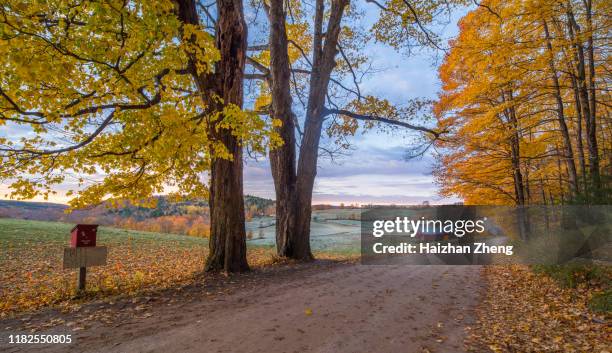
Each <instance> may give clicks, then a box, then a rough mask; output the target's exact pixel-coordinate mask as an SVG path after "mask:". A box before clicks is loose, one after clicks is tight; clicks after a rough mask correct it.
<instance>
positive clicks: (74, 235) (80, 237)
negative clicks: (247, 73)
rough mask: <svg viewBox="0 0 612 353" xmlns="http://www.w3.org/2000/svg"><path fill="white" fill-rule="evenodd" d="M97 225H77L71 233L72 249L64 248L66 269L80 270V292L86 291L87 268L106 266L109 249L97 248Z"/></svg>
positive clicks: (78, 286)
mask: <svg viewBox="0 0 612 353" xmlns="http://www.w3.org/2000/svg"><path fill="white" fill-rule="evenodd" d="M97 232H98V225H97V224H77V225H76V226H75V227H74V228H72V231H70V247H67V248H64V268H65V269H66V268H78V269H79V277H78V282H77V289H78V291H79V292H80V291H82V290H84V289H85V278H86V276H87V267H91V266H103V265H106V257H107V255H108V249H107V248H106V246H96V238H97Z"/></svg>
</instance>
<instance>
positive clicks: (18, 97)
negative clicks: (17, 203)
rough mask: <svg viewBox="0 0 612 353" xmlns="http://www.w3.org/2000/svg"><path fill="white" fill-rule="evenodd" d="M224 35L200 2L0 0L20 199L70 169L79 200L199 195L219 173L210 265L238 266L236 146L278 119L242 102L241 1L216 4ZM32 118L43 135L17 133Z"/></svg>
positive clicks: (5, 114)
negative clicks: (201, 13)
mask: <svg viewBox="0 0 612 353" xmlns="http://www.w3.org/2000/svg"><path fill="white" fill-rule="evenodd" d="M217 9H218V16H219V21H218V23H219V25H218V27H217V30H216V41H215V37H214V36H212V35H210V34H209V33H207V32H206V31H205V30H204V27H203V26H202V25H201V24H200V21H199V18H198V11H197V3H196V2H195V1H192V0H180V1H177V2H173V1H155V2H148V1H105V2H88V1H86V2H65V1H46V2H39V3H32V4H24V3H23V2H21V1H7V2H4V3H3V4H2V6H1V7H0V47H1V48H2V50H3V52H5V53H7V55H3V56H2V58H0V66H1V67H2V69H0V70H1V77H2V79H1V80H0V114H1V115H0V124H3V125H7V127H9V128H11V129H14V131H16V135H17V136H2V137H0V152H1V155H0V157H1V158H2V166H1V167H0V179H2V180H10V181H11V182H12V184H11V188H12V189H13V192H12V196H14V197H21V198H31V197H34V196H36V195H39V194H42V195H44V196H45V197H48V196H49V194H50V193H52V192H53V189H52V188H53V186H54V185H57V184H59V183H62V182H65V181H66V180H67V179H69V178H70V177H72V176H74V178H75V179H76V181H77V185H76V187H75V188H76V189H79V190H78V193H77V194H76V197H75V198H74V199H73V200H72V201H71V205H72V206H73V207H82V206H86V205H90V204H95V203H99V202H101V201H103V200H105V199H111V200H115V201H116V200H123V199H129V200H131V201H133V202H135V203H146V201H147V200H149V201H151V202H154V201H155V199H154V198H152V197H151V196H152V195H153V194H154V193H159V192H162V191H164V190H165V189H166V188H167V187H169V186H171V187H175V188H176V189H177V192H176V194H177V195H180V196H186V197H203V196H205V195H206V192H207V191H208V187H207V183H206V181H205V179H204V178H203V176H204V174H205V173H209V175H210V193H209V195H210V201H211V211H212V212H211V216H212V217H211V228H212V234H211V242H210V243H211V245H210V246H211V252H210V254H209V258H208V260H207V269H209V270H218V269H224V270H227V271H242V270H245V269H247V268H248V266H247V265H246V257H245V246H244V245H245V233H244V212H243V200H242V158H241V147H242V145H245V144H248V145H251V146H252V148H254V149H257V150H262V151H263V150H264V144H265V143H266V141H268V138H269V137H270V136H271V133H270V129H271V126H269V125H267V124H266V122H265V121H264V120H262V119H260V118H259V117H258V116H257V115H255V114H252V113H247V112H244V111H243V110H241V106H242V79H243V77H242V74H243V71H244V52H245V45H246V42H245V40H246V26H245V25H244V19H243V11H242V4H241V2H239V1H221V2H219V3H218V8H217ZM23 128H26V129H28V130H31V131H33V132H34V134H27V133H26V134H23V133H21V132H22V131H24V130H23Z"/></svg>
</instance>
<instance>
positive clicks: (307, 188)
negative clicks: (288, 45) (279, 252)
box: [294, 0, 348, 260]
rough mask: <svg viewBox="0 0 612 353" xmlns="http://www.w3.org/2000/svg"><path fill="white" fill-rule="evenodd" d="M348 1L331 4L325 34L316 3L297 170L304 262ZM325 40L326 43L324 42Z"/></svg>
mask: <svg viewBox="0 0 612 353" xmlns="http://www.w3.org/2000/svg"><path fill="white" fill-rule="evenodd" d="M347 4H348V1H347V0H334V1H332V4H331V10H330V15H329V20H328V23H327V30H326V32H325V34H323V18H324V17H325V14H324V13H325V11H324V2H323V0H317V3H316V8H315V28H314V37H313V65H312V67H313V68H312V73H311V75H310V90H309V94H308V105H307V107H306V121H305V124H304V137H303V138H302V144H301V146H300V159H299V162H298V169H297V200H296V201H297V213H296V215H297V220H296V229H295V234H294V236H295V257H296V258H298V259H302V260H308V259H311V258H312V253H311V251H310V218H311V215H312V191H313V188H314V180H315V177H316V175H317V159H318V152H319V141H320V139H321V129H322V127H323V118H324V115H325V114H324V113H325V97H326V94H327V90H328V86H329V79H330V76H331V72H332V70H333V69H334V67H335V64H336V62H335V57H336V54H337V44H338V36H339V35H340V22H341V20H342V16H343V13H344V8H345V6H346V5H347ZM323 37H325V41H324V42H323Z"/></svg>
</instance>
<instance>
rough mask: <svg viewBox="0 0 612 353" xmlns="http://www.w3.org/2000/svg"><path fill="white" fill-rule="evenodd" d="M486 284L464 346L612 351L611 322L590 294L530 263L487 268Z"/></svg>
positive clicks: (475, 348)
mask: <svg viewBox="0 0 612 353" xmlns="http://www.w3.org/2000/svg"><path fill="white" fill-rule="evenodd" d="M484 271H485V277H486V278H487V280H488V289H487V293H486V295H485V298H484V301H483V303H482V305H481V306H480V307H479V309H478V321H477V323H476V325H475V327H472V328H470V330H469V331H470V332H471V333H470V335H469V337H468V339H467V340H466V342H465V343H466V347H469V349H470V350H471V351H477V352H482V351H493V352H568V353H569V352H610V347H612V327H611V325H610V322H609V321H606V319H605V317H603V316H600V315H595V314H593V313H591V312H590V311H589V310H588V307H587V301H588V295H586V293H583V292H579V291H576V290H572V289H569V288H561V287H560V286H559V284H558V283H557V282H555V281H554V280H553V279H552V278H550V277H548V276H546V275H543V274H536V273H534V272H533V271H532V270H531V269H530V268H529V267H527V266H518V265H515V266H491V267H487V268H485V269H484Z"/></svg>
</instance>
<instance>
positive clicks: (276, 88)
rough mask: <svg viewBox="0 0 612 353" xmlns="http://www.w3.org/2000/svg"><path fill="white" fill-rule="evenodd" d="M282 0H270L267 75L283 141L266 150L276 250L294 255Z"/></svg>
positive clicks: (293, 188) (291, 117) (291, 125)
mask: <svg viewBox="0 0 612 353" xmlns="http://www.w3.org/2000/svg"><path fill="white" fill-rule="evenodd" d="M283 3H284V0H271V1H270V8H269V11H268V12H269V19H270V41H269V42H270V76H271V85H270V86H271V91H272V97H273V98H272V106H271V116H272V118H274V119H278V120H280V121H281V122H282V126H280V127H279V128H277V129H276V132H277V133H278V134H279V135H280V136H281V137H282V139H283V141H284V144H283V145H282V146H280V147H278V148H276V149H275V150H272V151H270V164H271V167H272V177H273V178H274V189H275V191H276V251H277V254H278V255H279V256H282V257H290V258H291V257H295V255H294V254H295V253H296V252H295V250H296V246H295V245H294V244H293V242H294V240H295V237H294V236H293V234H294V233H295V232H294V228H295V221H296V178H297V177H296V166H295V164H296V161H295V154H296V153H295V122H294V115H293V111H292V109H291V105H292V98H291V91H290V86H289V80H290V74H291V72H290V66H289V54H288V52H287V45H288V41H287V33H286V28H285V11H284V8H283Z"/></svg>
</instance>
